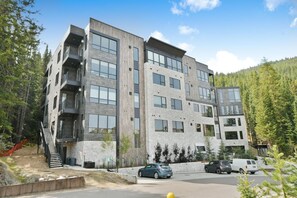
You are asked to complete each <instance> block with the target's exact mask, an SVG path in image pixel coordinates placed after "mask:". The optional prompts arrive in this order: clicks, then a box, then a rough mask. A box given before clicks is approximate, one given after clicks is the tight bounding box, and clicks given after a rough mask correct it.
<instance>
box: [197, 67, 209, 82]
mask: <svg viewBox="0 0 297 198" xmlns="http://www.w3.org/2000/svg"><path fill="white" fill-rule="evenodd" d="M197 78H198V80H200V81H204V82H208V73H207V72H204V71H201V70H199V69H198V70H197Z"/></svg>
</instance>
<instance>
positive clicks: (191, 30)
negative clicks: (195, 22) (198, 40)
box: [178, 25, 199, 35]
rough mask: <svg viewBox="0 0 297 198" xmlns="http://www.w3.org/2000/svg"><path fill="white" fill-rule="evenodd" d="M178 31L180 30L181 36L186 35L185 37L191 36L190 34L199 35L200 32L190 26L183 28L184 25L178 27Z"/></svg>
mask: <svg viewBox="0 0 297 198" xmlns="http://www.w3.org/2000/svg"><path fill="white" fill-rule="evenodd" d="M178 30H179V33H180V34H184V35H189V34H192V33H198V32H199V30H197V29H195V28H191V27H189V26H183V25H180V26H179V27H178Z"/></svg>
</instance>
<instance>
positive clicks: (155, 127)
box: [43, 18, 247, 167]
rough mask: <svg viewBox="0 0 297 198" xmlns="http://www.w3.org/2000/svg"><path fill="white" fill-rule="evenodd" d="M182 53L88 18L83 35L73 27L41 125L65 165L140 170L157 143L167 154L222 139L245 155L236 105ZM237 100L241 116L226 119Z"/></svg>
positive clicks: (57, 61) (50, 83) (50, 70)
mask: <svg viewBox="0 0 297 198" xmlns="http://www.w3.org/2000/svg"><path fill="white" fill-rule="evenodd" d="M185 53H186V52H185V51H184V50H182V49H179V48H177V47H175V46H172V45H169V44H167V43H164V42H162V41H159V40H157V39H155V38H149V39H148V41H145V40H144V39H143V38H141V37H139V36H136V35H134V34H131V33H128V32H126V31H124V30H121V29H118V28H116V27H113V26H110V25H108V24H105V23H103V22H100V21H97V20H95V19H92V18H91V19H90V21H89V24H88V26H87V27H86V28H85V29H82V28H79V27H76V26H73V25H71V26H70V27H69V29H68V31H67V32H66V34H65V36H64V38H63V40H62V42H61V43H60V45H59V46H58V47H57V50H56V51H55V53H54V54H53V56H52V58H51V60H50V62H49V64H48V67H47V70H46V72H45V78H46V81H45V84H44V94H45V96H46V97H45V101H44V105H43V109H44V118H43V125H44V126H45V127H46V128H48V129H50V133H51V136H52V139H53V142H54V146H55V147H56V149H57V152H58V153H60V155H61V157H62V161H63V163H66V162H67V158H74V159H75V160H76V164H79V165H82V164H83V163H84V162H86V161H92V162H95V164H96V166H98V167H99V166H103V165H107V164H108V165H110V164H112V165H114V164H115V163H116V159H118V160H119V162H120V164H121V165H122V166H127V165H141V164H144V163H146V162H147V161H154V153H155V148H156V145H157V144H158V143H159V144H160V145H161V146H162V147H164V146H165V145H167V146H168V148H169V150H170V152H172V149H173V146H174V145H177V146H178V147H179V148H186V149H190V150H191V152H194V151H195V150H197V149H199V150H202V151H203V150H205V142H206V140H207V141H209V142H210V143H211V145H212V147H213V149H214V151H217V150H218V148H219V145H220V143H221V141H223V142H224V143H225V144H226V145H227V146H230V148H231V146H238V147H242V148H245V149H247V134H246V125H245V120H244V115H243V112H242V107H241V102H240V101H238V100H236V101H232V100H230V98H228V97H225V95H226V93H225V91H226V90H228V89H226V90H225V89H223V88H222V89H216V88H215V86H214V75H213V72H212V71H211V70H209V69H208V67H207V65H204V64H202V63H199V62H197V61H196V60H195V59H194V58H192V57H189V56H187V55H185ZM232 90H237V91H239V89H238V88H233V89H232ZM227 92H228V91H227ZM236 94H237V92H236ZM217 97H218V98H223V100H222V102H220V101H221V100H220V101H217V99H216V98H217ZM236 97H238V95H236ZM239 99H240V97H239ZM234 102H235V103H236V104H237V105H238V108H239V110H241V111H240V112H238V114H226V110H225V111H223V110H222V109H223V107H224V108H226V106H228V107H229V106H232V105H231V104H233V103H234ZM234 108H235V107H234ZM230 112H231V110H230V111H229V113H230ZM233 112H234V111H233ZM234 119H235V122H236V125H234V126H233V125H232V127H231V126H229V125H225V124H224V123H225V122H226V123H229V122H232V123H233V121H234ZM239 120H240V121H239ZM230 127H231V128H230ZM234 131H237V139H236V137H235V133H234Z"/></svg>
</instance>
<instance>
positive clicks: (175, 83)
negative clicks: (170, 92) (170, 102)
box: [169, 77, 180, 89]
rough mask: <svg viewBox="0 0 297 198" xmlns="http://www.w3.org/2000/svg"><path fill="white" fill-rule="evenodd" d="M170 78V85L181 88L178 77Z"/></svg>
mask: <svg viewBox="0 0 297 198" xmlns="http://www.w3.org/2000/svg"><path fill="white" fill-rule="evenodd" d="M169 80H170V87H171V88H175V89H180V80H178V79H176V78H171V77H170V78H169Z"/></svg>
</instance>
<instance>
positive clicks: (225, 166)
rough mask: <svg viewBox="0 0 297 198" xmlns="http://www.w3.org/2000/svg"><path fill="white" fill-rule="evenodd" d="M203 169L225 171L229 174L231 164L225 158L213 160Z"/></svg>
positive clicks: (211, 171) (212, 171) (215, 171)
mask: <svg viewBox="0 0 297 198" xmlns="http://www.w3.org/2000/svg"><path fill="white" fill-rule="evenodd" d="M204 170H205V172H207V173H218V174H221V173H222V172H226V173H228V174H231V171H232V169H231V165H230V163H229V162H228V161H227V160H214V161H210V162H209V163H208V164H206V165H205V166H204Z"/></svg>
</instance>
